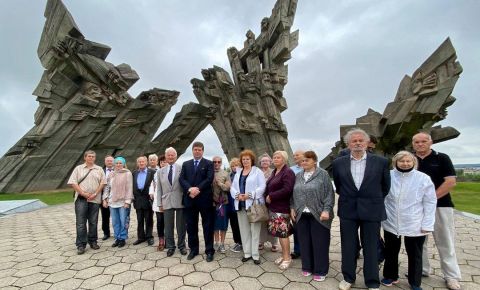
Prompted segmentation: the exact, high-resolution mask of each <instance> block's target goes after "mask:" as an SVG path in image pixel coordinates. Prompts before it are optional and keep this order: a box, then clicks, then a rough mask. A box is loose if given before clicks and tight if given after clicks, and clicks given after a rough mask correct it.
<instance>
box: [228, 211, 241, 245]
mask: <svg viewBox="0 0 480 290" xmlns="http://www.w3.org/2000/svg"><path fill="white" fill-rule="evenodd" d="M228 218H229V219H230V227H231V228H232V234H233V241H234V242H235V243H237V244H240V245H241V244H242V237H241V236H240V227H239V226H238V218H237V212H236V211H235V210H229V211H228Z"/></svg>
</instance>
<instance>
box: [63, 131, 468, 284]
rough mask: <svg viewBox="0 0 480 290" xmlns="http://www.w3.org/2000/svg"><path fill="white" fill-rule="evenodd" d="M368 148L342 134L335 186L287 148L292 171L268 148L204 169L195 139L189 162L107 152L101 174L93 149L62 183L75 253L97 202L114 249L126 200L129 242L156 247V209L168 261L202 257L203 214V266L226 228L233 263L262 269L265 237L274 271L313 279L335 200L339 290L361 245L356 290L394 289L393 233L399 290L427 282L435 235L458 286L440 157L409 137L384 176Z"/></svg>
mask: <svg viewBox="0 0 480 290" xmlns="http://www.w3.org/2000/svg"><path fill="white" fill-rule="evenodd" d="M369 141H371V140H370V136H369V135H368V134H366V133H365V132H364V131H363V130H361V129H352V130H350V131H349V132H348V133H347V134H346V135H345V136H344V142H345V143H346V144H347V146H348V151H343V152H342V153H343V154H341V155H342V156H339V157H338V158H337V159H335V160H334V162H333V183H334V186H335V189H334V186H333V185H332V182H331V179H330V176H329V175H328V173H327V172H326V171H325V170H323V169H322V168H320V167H318V165H317V164H318V157H317V155H316V154H315V152H313V151H305V152H304V151H296V152H295V153H294V156H293V157H294V162H295V165H294V166H292V167H289V166H288V164H289V160H288V154H287V152H285V151H276V152H275V153H274V154H273V156H272V157H270V156H268V154H264V155H262V156H260V161H259V163H258V166H257V165H256V164H257V163H256V155H255V154H254V152H252V151H251V150H244V151H242V152H241V153H240V156H239V157H238V158H233V159H232V160H231V161H230V173H228V172H227V171H225V170H224V168H223V166H222V158H221V157H220V156H215V157H213V159H212V161H210V160H207V159H205V158H204V157H203V153H204V145H203V144H202V143H201V142H194V143H193V145H192V154H193V158H192V159H191V160H188V161H186V162H184V163H183V164H178V163H176V161H177V152H176V151H175V149H174V148H171V147H170V148H167V149H166V150H165V155H164V156H161V158H160V160H159V158H158V157H157V156H156V155H150V156H149V158H148V159H147V158H146V157H143V156H142V157H139V158H137V169H136V170H135V171H133V172H131V171H130V170H128V169H127V168H126V161H125V159H124V158H123V157H120V156H119V157H115V158H114V157H112V156H107V157H106V158H105V168H101V167H100V166H97V165H95V152H93V151H87V152H85V154H84V160H85V163H84V164H82V165H79V166H77V167H76V168H75V169H74V171H73V173H72V175H71V177H70V179H69V181H68V184H70V185H72V187H73V188H74V189H75V213H76V219H77V221H76V226H77V240H76V245H77V252H78V254H83V253H84V252H85V249H86V245H87V243H88V244H89V245H90V247H91V248H92V249H98V248H99V246H98V244H97V224H96V223H97V220H98V212H99V207H100V206H101V207H102V210H101V212H102V221H103V223H102V229H103V231H104V237H103V239H104V240H106V239H108V238H109V236H110V232H109V229H110V228H109V224H108V221H109V217H108V215H110V216H111V220H112V225H113V230H114V237H115V242H114V243H113V244H112V247H123V246H124V245H125V241H126V239H127V237H128V227H129V220H130V206H131V205H132V204H133V206H134V208H135V210H136V214H137V221H138V227H137V240H136V241H135V242H133V244H134V245H137V244H140V243H143V242H145V241H146V242H147V243H148V244H149V245H153V244H154V240H153V235H152V229H153V212H155V213H156V217H157V232H158V236H159V243H158V246H157V247H158V250H160V251H161V250H164V248H166V249H167V256H172V255H173V254H174V252H175V249H176V248H178V250H179V251H180V253H181V254H182V255H187V245H186V242H185V241H186V235H187V234H188V248H189V250H190V252H189V253H188V256H187V259H188V260H191V259H193V258H195V256H197V255H198V254H199V251H200V248H199V237H198V223H199V216H201V222H202V228H203V238H204V242H205V255H206V261H207V262H211V261H212V260H213V258H214V253H215V252H216V251H219V252H225V251H226V246H225V235H226V232H227V228H228V225H229V224H230V226H231V229H232V234H233V240H234V244H233V245H232V246H231V247H230V249H231V250H232V251H234V252H240V251H243V257H242V262H247V261H249V260H253V263H254V264H257V265H258V264H260V263H261V261H260V253H259V251H260V250H261V249H263V247H264V244H265V242H267V241H268V242H270V244H271V250H272V251H273V252H276V251H278V250H279V249H280V250H281V255H280V256H279V257H278V258H277V259H276V260H275V264H276V265H278V267H279V268H280V269H281V270H285V269H288V268H289V267H290V265H291V263H292V259H295V258H298V257H301V264H302V269H301V274H302V275H303V276H311V275H312V276H313V280H315V281H323V280H325V278H326V276H327V274H328V270H329V248H330V239H331V232H330V229H331V225H332V221H333V218H334V213H333V208H334V204H335V194H334V193H335V192H336V193H337V194H338V213H337V214H338V217H339V219H340V237H341V251H342V257H341V262H342V267H341V269H342V274H343V277H344V280H343V281H341V282H340V284H339V289H341V290H348V289H350V287H351V286H352V284H354V283H355V279H356V266H357V256H358V248H359V247H360V243H361V246H362V249H363V259H364V265H363V274H364V278H365V279H364V280H365V285H366V286H367V287H368V288H369V289H378V288H379V286H380V284H383V285H385V286H391V285H393V284H396V283H398V278H399V273H398V255H399V251H400V245H401V240H400V238H401V237H402V236H403V237H404V243H405V248H406V251H407V256H408V273H407V277H408V282H409V284H410V286H411V287H412V289H414V290H418V289H421V278H422V276H427V275H429V274H430V268H429V264H428V256H427V255H428V254H427V252H426V249H427V248H426V237H427V235H428V233H433V237H434V239H435V244H436V245H437V248H438V250H439V253H440V259H441V268H442V271H443V274H444V277H445V280H446V283H447V286H448V288H449V289H460V285H459V282H458V281H459V280H460V278H461V276H460V270H459V267H458V263H457V260H456V256H455V248H454V221H453V210H452V207H453V203H452V201H451V197H450V194H449V191H450V189H451V188H452V187H453V186H454V185H455V171H454V169H453V165H452V163H451V161H450V159H449V158H448V156H447V155H445V154H442V153H438V152H435V151H433V150H432V149H431V145H432V140H431V137H430V135H428V134H427V133H418V134H416V135H415V136H413V140H412V145H413V149H414V151H415V154H412V153H410V152H408V151H401V152H398V153H397V154H396V155H395V156H394V157H393V160H392V167H393V169H391V170H390V166H389V164H388V160H387V159H386V158H384V157H381V156H379V155H376V154H373V153H371V152H370V151H369V150H368V148H369ZM345 152H346V153H345ZM159 161H160V166H159V164H158V162H159ZM272 165H273V167H272ZM258 205H261V206H264V207H266V208H267V209H268V218H266V220H252V218H251V217H252V212H253V210H252V209H254V208H256V206H258ZM87 223H88V231H87V226H86V225H87ZM174 228H176V232H177V242H176V243H175V237H174ZM381 228H383V237H384V240H385V248H384V250H383V253H384V256H385V265H384V269H383V276H384V277H383V279H382V280H380V278H379V263H378V255H379V249H378V247H379V240H381V233H380V229H381ZM359 231H360V234H359ZM292 234H293V236H294V239H293V240H294V247H293V251H291V249H290V236H291V235H292Z"/></svg>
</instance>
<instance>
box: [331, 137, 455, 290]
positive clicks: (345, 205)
mask: <svg viewBox="0 0 480 290" xmlns="http://www.w3.org/2000/svg"><path fill="white" fill-rule="evenodd" d="M369 140H370V137H369V135H368V134H367V133H365V131H363V130H361V129H352V130H350V131H349V132H347V134H346V135H345V136H344V142H345V143H346V144H347V145H348V154H343V156H341V157H338V158H337V159H335V160H334V162H333V180H334V184H335V188H336V192H337V194H338V195H339V197H338V216H339V218H340V237H341V250H342V274H343V278H344V280H342V281H341V282H340V284H339V289H341V290H348V289H350V287H351V286H352V284H354V283H355V279H356V266H357V256H358V255H357V254H358V248H359V244H360V241H361V245H362V248H363V258H364V264H363V275H364V280H365V285H366V286H367V287H368V288H369V289H378V288H379V286H380V284H383V285H385V286H392V285H393V284H397V283H398V282H399V280H398V279H399V273H398V272H399V271H398V268H399V260H398V255H399V252H400V247H401V237H402V236H403V239H404V244H405V250H406V252H407V257H408V259H407V260H408V271H407V272H408V273H406V276H407V279H408V283H409V284H410V286H411V288H412V289H414V290H419V289H422V288H421V279H422V276H429V275H430V271H431V270H430V265H429V262H428V253H427V244H426V239H427V236H428V234H429V233H433V237H434V239H435V245H436V246H437V249H438V252H439V256H440V262H441V263H440V266H441V270H442V272H443V276H444V278H445V282H446V286H447V287H448V288H449V289H461V286H460V284H459V280H460V279H461V274H460V268H459V266H458V262H457V258H456V254H455V247H454V240H455V237H454V230H455V225H454V220H453V215H454V214H453V203H452V200H451V196H450V193H449V192H450V190H451V189H452V188H453V187H454V186H455V180H456V178H455V170H454V167H453V164H452V162H451V160H450V158H449V157H448V156H447V155H446V154H443V153H438V152H436V151H434V150H432V149H431V145H432V143H433V142H432V138H431V136H430V135H429V134H427V133H423V132H422V133H418V134H415V135H414V136H413V138H412V147H413V151H414V152H415V153H414V154H413V153H410V152H408V151H400V152H398V153H397V154H396V155H395V156H394V157H393V158H392V164H391V165H392V166H391V167H392V169H389V167H390V166H389V164H388V160H387V159H386V158H384V157H381V156H379V155H375V154H372V153H370V152H368V147H369ZM380 228H383V237H384V240H385V245H384V250H383V254H384V257H385V264H384V267H383V279H381V280H380V279H379V262H378V261H379V259H378V258H379V257H378V255H379V242H378V241H379V240H380ZM358 231H360V235H359V234H358ZM359 236H360V237H359Z"/></svg>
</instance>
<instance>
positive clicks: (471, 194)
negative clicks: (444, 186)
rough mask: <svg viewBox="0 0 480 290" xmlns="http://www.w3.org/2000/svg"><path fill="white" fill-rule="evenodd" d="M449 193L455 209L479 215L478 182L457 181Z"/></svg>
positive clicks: (479, 189) (479, 187) (479, 192)
mask: <svg viewBox="0 0 480 290" xmlns="http://www.w3.org/2000/svg"><path fill="white" fill-rule="evenodd" d="M451 195H452V198H453V203H454V204H455V208H456V209H457V210H460V211H466V212H470V213H473V214H477V215H480V182H457V186H455V188H454V189H453V190H452V193H451Z"/></svg>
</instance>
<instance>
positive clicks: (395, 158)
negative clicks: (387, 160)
mask: <svg viewBox="0 0 480 290" xmlns="http://www.w3.org/2000/svg"><path fill="white" fill-rule="evenodd" d="M405 156H408V157H410V158H412V160H413V168H415V169H417V167H418V161H417V158H416V157H415V155H413V154H412V153H411V152H408V151H405V150H402V151H399V152H398V153H397V154H395V156H393V158H392V167H393V168H395V166H397V161H398V160H400V159H402V158H403V157H405Z"/></svg>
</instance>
